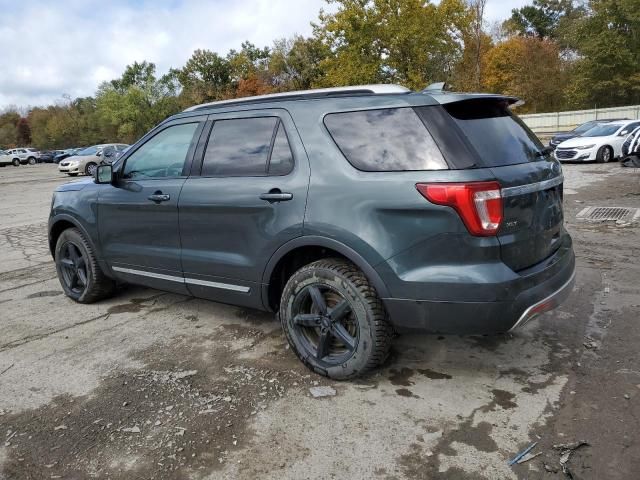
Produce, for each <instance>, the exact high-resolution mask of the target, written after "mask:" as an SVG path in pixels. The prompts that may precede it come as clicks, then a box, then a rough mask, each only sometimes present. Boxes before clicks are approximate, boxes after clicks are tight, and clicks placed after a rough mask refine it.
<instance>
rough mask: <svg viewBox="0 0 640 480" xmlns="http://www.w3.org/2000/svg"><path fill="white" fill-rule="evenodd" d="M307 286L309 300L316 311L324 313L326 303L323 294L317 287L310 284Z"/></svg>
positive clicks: (325, 311)
mask: <svg viewBox="0 0 640 480" xmlns="http://www.w3.org/2000/svg"><path fill="white" fill-rule="evenodd" d="M308 288H309V295H311V301H312V302H313V304H314V305H315V307H316V308H317V309H318V313H319V314H321V315H325V314H326V313H327V304H326V303H325V301H324V296H323V295H322V292H321V291H320V289H319V288H318V287H316V286H315V285H311V286H310V287H308Z"/></svg>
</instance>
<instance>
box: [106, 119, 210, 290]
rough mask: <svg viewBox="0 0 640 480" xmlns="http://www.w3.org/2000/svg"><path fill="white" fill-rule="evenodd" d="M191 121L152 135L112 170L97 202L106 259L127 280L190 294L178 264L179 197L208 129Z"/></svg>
mask: <svg viewBox="0 0 640 480" xmlns="http://www.w3.org/2000/svg"><path fill="white" fill-rule="evenodd" d="M205 120H206V118H205V117H196V118H194V117H191V118H188V119H181V120H179V121H174V122H171V123H168V124H166V125H162V126H160V127H159V128H157V129H156V130H154V131H152V132H150V133H149V134H148V135H147V137H145V139H143V141H142V142H140V143H139V144H138V145H136V146H135V148H132V151H131V152H130V153H128V154H127V155H126V156H125V157H123V159H122V160H121V161H119V162H117V164H116V165H115V167H114V172H115V175H116V178H117V180H116V181H115V182H114V185H105V187H106V188H104V189H103V190H101V191H100V194H99V200H98V231H99V235H100V244H101V246H102V252H103V256H104V258H105V260H106V261H107V263H108V264H109V265H110V266H111V268H112V270H113V272H114V274H115V275H116V276H117V277H119V278H121V279H122V280H125V281H131V282H132V283H137V284H142V285H147V286H149V287H154V288H160V289H163V290H170V291H174V292H178V293H185V294H186V293H188V292H187V289H186V287H185V285H184V280H183V277H182V268H181V265H180V232H179V230H178V197H179V196H180V190H181V189H182V186H183V184H184V182H185V179H186V177H187V175H188V172H189V170H190V168H191V160H192V159H193V153H194V151H195V148H196V145H197V143H198V139H199V137H200V134H201V132H202V128H203V127H204V124H205Z"/></svg>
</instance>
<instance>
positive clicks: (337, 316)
mask: <svg viewBox="0 0 640 480" xmlns="http://www.w3.org/2000/svg"><path fill="white" fill-rule="evenodd" d="M280 321H281V323H282V328H283V330H284V333H285V335H286V337H287V340H288V341H289V345H291V348H292V349H293V351H294V352H295V354H296V355H297V356H298V358H299V359H300V360H301V361H302V363H304V364H305V365H306V366H307V367H308V368H310V369H311V370H313V371H314V372H316V373H318V374H320V375H324V376H326V377H330V378H333V379H337V380H343V379H348V378H354V377H357V376H360V375H362V374H364V373H366V372H367V371H369V370H371V369H373V368H375V367H377V366H379V365H380V364H382V363H383V362H384V361H385V359H386V358H387V356H388V354H389V348H390V345H391V339H392V336H393V329H392V328H391V325H390V324H389V322H388V319H387V314H386V312H385V309H384V306H383V304H382V301H381V300H380V298H379V297H378V295H377V293H376V291H375V289H374V288H373V286H371V284H370V283H369V281H368V280H367V278H366V277H365V276H364V274H363V273H362V272H361V271H360V270H359V269H358V268H357V267H356V266H355V265H353V264H352V263H350V262H348V261H346V260H342V259H338V258H327V259H323V260H318V261H316V262H313V263H310V264H309V265H306V266H304V267H302V268H300V269H299V270H298V271H297V272H295V273H294V274H293V275H292V276H291V278H289V280H288V281H287V284H286V285H285V287H284V291H283V292H282V298H281V302H280Z"/></svg>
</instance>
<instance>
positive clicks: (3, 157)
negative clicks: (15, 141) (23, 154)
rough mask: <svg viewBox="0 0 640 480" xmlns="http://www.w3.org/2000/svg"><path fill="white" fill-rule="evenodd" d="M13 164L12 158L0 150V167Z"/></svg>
mask: <svg viewBox="0 0 640 480" xmlns="http://www.w3.org/2000/svg"><path fill="white" fill-rule="evenodd" d="M12 163H13V157H12V156H11V155H9V154H8V153H7V152H5V151H4V150H0V167H5V166H7V165H11V164H12Z"/></svg>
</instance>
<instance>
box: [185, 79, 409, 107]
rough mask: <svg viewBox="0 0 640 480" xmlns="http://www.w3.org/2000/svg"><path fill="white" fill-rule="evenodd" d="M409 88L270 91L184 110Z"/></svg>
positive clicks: (387, 86)
mask: <svg viewBox="0 0 640 480" xmlns="http://www.w3.org/2000/svg"><path fill="white" fill-rule="evenodd" d="M409 92H411V90H409V89H408V88H405V87H403V86H401V85H392V84H388V85H387V84H375V85H355V86H351V87H333V88H316V89H313V90H298V91H293V92H282V93H270V94H268V95H256V96H254V97H243V98H232V99H229V100H220V101H217V102H209V103H203V104H201V105H194V106H193V107H189V108H187V109H186V110H184V111H185V112H192V111H194V110H201V109H204V108H214V107H221V106H225V105H239V104H250V103H260V102H268V101H270V100H274V101H284V100H302V99H310V98H322V97H334V96H340V95H364V94H375V93H379V94H380V93H409Z"/></svg>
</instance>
